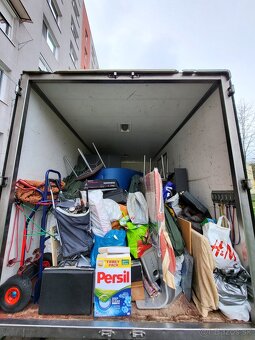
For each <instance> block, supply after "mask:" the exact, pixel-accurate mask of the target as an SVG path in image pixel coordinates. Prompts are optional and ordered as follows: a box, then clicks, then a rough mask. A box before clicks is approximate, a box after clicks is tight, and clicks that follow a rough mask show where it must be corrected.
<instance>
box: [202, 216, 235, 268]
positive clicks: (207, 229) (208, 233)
mask: <svg viewBox="0 0 255 340" xmlns="http://www.w3.org/2000/svg"><path fill="white" fill-rule="evenodd" d="M223 220H225V225H226V226H222V223H223ZM202 228H203V234H204V236H205V237H206V238H207V239H208V241H209V243H210V246H211V248H212V252H213V256H214V259H215V263H216V268H219V269H226V268H232V267H234V266H235V265H237V264H238V265H240V260H239V257H238V255H237V253H236V252H235V250H234V248H233V246H232V243H231V240H230V222H229V221H228V219H227V218H226V216H224V215H223V216H221V217H219V219H218V222H217V224H215V223H213V222H212V220H209V219H208V222H207V223H205V224H204V225H203V226H202Z"/></svg>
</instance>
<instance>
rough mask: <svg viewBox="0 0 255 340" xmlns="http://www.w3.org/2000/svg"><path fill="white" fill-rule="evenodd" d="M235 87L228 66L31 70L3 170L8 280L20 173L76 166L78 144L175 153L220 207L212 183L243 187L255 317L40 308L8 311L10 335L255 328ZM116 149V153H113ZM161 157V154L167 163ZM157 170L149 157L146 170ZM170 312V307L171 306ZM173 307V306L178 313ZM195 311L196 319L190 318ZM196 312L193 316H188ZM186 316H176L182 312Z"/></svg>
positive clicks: (4, 323) (174, 162)
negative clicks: (58, 312)
mask: <svg viewBox="0 0 255 340" xmlns="http://www.w3.org/2000/svg"><path fill="white" fill-rule="evenodd" d="M233 95H234V89H233V85H232V83H231V75H230V72H229V71H227V70H184V71H182V72H179V71H176V70H135V71H132V70H88V71H62V72H61V71H59V72H56V73H44V72H24V73H23V75H22V77H21V81H20V84H19V88H18V89H17V93H16V101H15V103H14V110H13V118H12V123H11V130H10V138H9V144H8V150H7V154H6V160H5V164H4V172H3V176H2V178H1V200H0V211H1V214H0V245H1V283H4V282H5V281H6V280H7V279H8V278H9V277H11V276H12V275H14V274H15V273H16V272H17V270H18V267H19V263H16V264H15V265H14V266H11V267H8V266H7V261H8V252H9V249H10V246H11V245H10V243H11V239H12V231H13V229H12V226H13V222H14V213H15V209H14V188H15V182H16V181H17V180H18V179H36V180H44V174H45V172H46V171H47V170H48V169H55V170H58V171H59V172H60V173H61V174H62V176H63V177H65V176H67V175H68V174H69V173H70V168H68V167H67V166H66V163H65V162H64V160H63V158H64V157H67V158H68V160H69V162H70V163H71V164H73V165H74V164H76V162H77V156H78V153H77V148H80V149H81V150H83V153H84V154H86V153H87V154H88V153H90V152H93V150H91V146H92V143H93V142H95V144H96V146H97V148H98V149H99V150H100V152H101V154H103V155H114V156H112V159H114V160H115V159H116V157H117V158H118V159H119V162H120V164H121V167H125V168H132V169H135V170H142V171H143V160H144V155H146V159H147V161H148V160H149V159H150V158H151V160H152V165H155V166H157V165H158V161H159V160H160V159H161V155H166V157H165V158H164V157H163V158H164V159H166V158H167V160H168V165H167V166H168V170H169V172H171V171H173V170H174V168H186V169H187V172H188V181H189V182H188V184H189V191H190V193H191V194H192V195H194V196H195V197H196V198H197V199H198V200H200V201H201V202H202V203H203V204H204V205H205V206H207V207H208V209H209V211H210V213H211V214H212V215H214V214H213V209H214V207H213V202H212V198H211V193H212V191H233V192H234V196H235V204H236V210H237V220H238V225H239V228H240V234H241V242H240V244H239V245H237V246H236V247H235V249H236V251H237V252H238V254H239V257H240V259H241V261H242V264H243V265H244V266H245V267H246V268H247V269H248V270H249V272H250V275H251V279H252V284H251V285H250V286H249V299H250V302H251V306H252V311H251V322H248V323H244V322H239V323H237V322H234V323H233V322H231V321H226V320H227V319H225V321H224V322H222V319H221V321H220V322H218V321H217V320H216V321H215V319H213V318H211V319H210V317H208V318H204V319H203V318H201V317H200V318H199V317H198V318H197V319H195V320H194V318H193V317H192V315H191V314H187V313H186V311H185V306H184V307H183V315H180V312H179V314H178V317H177V316H176V315H175V314H174V313H177V311H176V307H175V308H174V310H172V309H171V306H170V308H169V311H171V313H170V314H171V316H168V314H167V312H166V311H165V312H164V313H161V314H159V315H156V314H155V315H154V313H156V312H155V311H151V310H148V311H143V312H141V311H138V310H133V311H132V316H131V317H130V318H128V319H124V320H122V319H118V318H115V319H111V320H109V319H107V320H103V319H95V318H93V317H92V316H91V317H75V316H70V317H68V318H64V317H60V316H43V317H42V316H40V317H39V316H38V313H37V309H36V308H37V307H36V306H35V305H33V304H32V303H31V306H29V307H28V309H26V312H25V313H22V312H21V313H18V314H6V313H4V312H0V336H22V337H45V338H47V337H58V338H89V339H101V338H112V339H132V338H144V339H155V338H157V337H160V339H169V338H171V339H184V338H186V337H192V338H194V339H195V338H196V339H198V338H204V337H206V338H207V339H211V338H214V337H215V336H219V337H221V336H224V339H236V338H238V337H239V336H240V337H243V336H245V339H254V337H255V325H254V322H255V313H254V312H255V309H254V305H253V301H252V299H253V296H254V290H255V239H254V216H253V213H252V204H251V196H250V191H249V182H248V179H247V175H246V170H245V162H244V158H243V153H242V150H241V146H240V145H241V143H240V135H239V132H238V125H237V115H236V108H235V103H234V97H233ZM109 158H111V157H110V156H109ZM159 163H160V162H159ZM148 171H149V165H148V162H147V163H146V172H148ZM21 239H22V235H21V233H19V244H21ZM177 309H178V308H177ZM162 311H164V310H162ZM170 314H169V315H170ZM185 315H186V318H185ZM187 315H188V316H187ZM178 320H179V321H181V322H176V321H178Z"/></svg>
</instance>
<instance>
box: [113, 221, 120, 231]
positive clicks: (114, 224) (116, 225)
mask: <svg viewBox="0 0 255 340" xmlns="http://www.w3.org/2000/svg"><path fill="white" fill-rule="evenodd" d="M111 224H112V229H117V230H120V228H121V226H120V224H119V221H114V222H112V223H111Z"/></svg>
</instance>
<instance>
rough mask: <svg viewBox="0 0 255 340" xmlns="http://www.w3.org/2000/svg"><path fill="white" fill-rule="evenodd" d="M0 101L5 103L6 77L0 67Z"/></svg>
mask: <svg viewBox="0 0 255 340" xmlns="http://www.w3.org/2000/svg"><path fill="white" fill-rule="evenodd" d="M0 75H1V76H0V101H1V102H3V103H5V100H6V93H7V92H6V91H7V78H8V77H7V75H6V72H5V70H4V69H3V68H2V67H0Z"/></svg>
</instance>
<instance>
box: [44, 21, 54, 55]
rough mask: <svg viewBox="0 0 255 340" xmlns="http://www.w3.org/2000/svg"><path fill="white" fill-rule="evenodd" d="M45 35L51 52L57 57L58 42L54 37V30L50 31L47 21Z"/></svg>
mask: <svg viewBox="0 0 255 340" xmlns="http://www.w3.org/2000/svg"><path fill="white" fill-rule="evenodd" d="M42 33H43V36H44V38H45V40H46V42H47V44H48V46H49V48H50V50H51V52H52V53H53V54H54V56H55V57H56V58H57V48H58V44H57V41H56V39H55V38H54V36H53V34H52V32H51V31H50V29H49V27H48V25H47V24H46V22H45V21H43V28H42Z"/></svg>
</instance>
